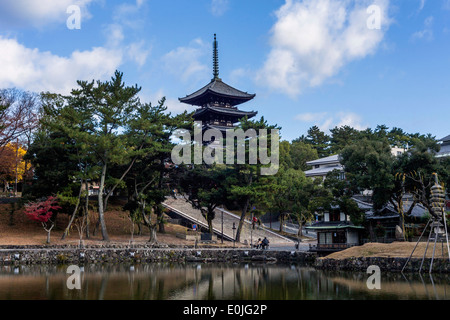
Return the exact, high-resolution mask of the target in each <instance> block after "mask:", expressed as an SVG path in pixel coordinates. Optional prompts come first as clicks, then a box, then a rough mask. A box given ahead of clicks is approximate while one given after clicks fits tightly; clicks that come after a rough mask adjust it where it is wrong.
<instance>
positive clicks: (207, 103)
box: [179, 35, 258, 132]
mask: <svg viewBox="0 0 450 320" xmlns="http://www.w3.org/2000/svg"><path fill="white" fill-rule="evenodd" d="M213 47H214V49H213V75H214V77H213V79H212V80H211V82H210V83H208V84H207V85H206V86H204V87H203V88H201V89H200V90H198V91H196V92H194V93H192V94H190V95H188V96H186V97H184V98H180V99H179V100H180V102H183V103H186V104H190V105H193V106H198V107H200V108H198V109H197V110H196V112H195V114H194V116H193V117H194V120H195V121H201V122H202V124H203V130H207V129H217V130H220V131H222V132H225V131H226V130H228V129H233V128H234V127H235V124H236V123H238V122H239V121H240V120H241V119H243V118H245V117H248V118H249V119H250V118H253V117H254V116H256V115H257V113H258V112H254V111H251V112H247V111H242V110H239V109H238V108H237V106H238V105H240V104H242V103H245V102H247V101H250V100H252V99H253V98H254V97H255V95H254V94H249V93H247V92H243V91H240V90H237V89H235V88H233V87H231V86H229V85H228V84H226V83H225V82H223V81H222V79H220V78H219V54H218V43H217V39H216V35H214V44H213Z"/></svg>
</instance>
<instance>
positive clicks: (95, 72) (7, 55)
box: [0, 36, 122, 94]
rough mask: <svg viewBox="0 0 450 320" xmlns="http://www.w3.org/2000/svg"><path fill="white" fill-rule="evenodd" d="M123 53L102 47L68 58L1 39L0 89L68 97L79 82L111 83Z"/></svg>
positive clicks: (12, 40)
mask: <svg viewBox="0 0 450 320" xmlns="http://www.w3.org/2000/svg"><path fill="white" fill-rule="evenodd" d="M121 63H122V53H121V52H120V51H118V50H113V49H106V48H101V47H96V48H93V49H91V50H89V51H74V52H73V53H72V54H71V55H70V56H69V57H62V56H58V55H55V54H52V53H51V52H42V51H40V50H38V49H30V48H27V47H25V46H24V45H22V44H20V43H18V42H17V40H15V39H7V38H3V37H1V36H0V69H1V70H2V72H0V87H1V88H8V87H17V88H21V89H24V90H30V91H35V92H41V91H50V92H56V93H63V94H67V93H69V92H70V91H71V89H72V88H75V87H76V86H77V83H76V81H77V80H79V79H85V80H93V79H109V77H110V76H111V75H113V73H114V71H115V70H116V69H117V68H118V67H119V65H120V64H121Z"/></svg>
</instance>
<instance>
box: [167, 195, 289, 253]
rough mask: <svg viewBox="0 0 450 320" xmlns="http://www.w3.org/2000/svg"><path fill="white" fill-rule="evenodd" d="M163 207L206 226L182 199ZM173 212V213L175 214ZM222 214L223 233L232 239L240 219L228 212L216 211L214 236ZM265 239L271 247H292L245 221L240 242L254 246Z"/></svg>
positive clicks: (273, 234)
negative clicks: (259, 240) (234, 228)
mask: <svg viewBox="0 0 450 320" xmlns="http://www.w3.org/2000/svg"><path fill="white" fill-rule="evenodd" d="M164 206H165V207H166V208H168V209H175V210H176V211H178V212H181V213H183V214H184V215H185V216H188V217H190V220H191V221H193V222H197V223H203V224H205V225H206V219H205V218H204V217H203V216H202V214H201V212H200V210H197V209H194V208H192V205H191V204H190V203H188V202H187V201H186V200H185V199H183V198H177V199H174V198H169V199H167V200H166V201H165V202H164ZM176 211H175V212H176ZM222 212H223V233H224V235H225V236H227V237H228V238H231V239H233V238H234V236H235V234H236V233H235V232H236V230H233V223H234V225H235V227H236V228H237V227H238V225H239V220H240V217H239V216H238V215H236V214H233V213H231V212H229V211H226V210H222V209H217V210H216V218H215V219H214V220H213V228H214V229H215V230H216V234H221V231H222ZM264 237H267V239H269V241H270V246H272V245H276V246H279V245H285V246H290V247H292V246H293V245H294V242H293V241H292V240H290V239H288V238H286V237H283V236H281V235H279V234H277V233H276V232H273V231H271V230H268V229H267V228H266V227H264V225H261V226H258V225H257V226H255V229H253V228H252V224H251V222H250V221H247V220H246V221H245V222H244V225H243V228H242V231H241V242H242V243H245V241H246V242H247V243H248V244H249V245H250V244H251V243H253V244H255V243H256V242H257V241H258V239H259V238H261V239H264Z"/></svg>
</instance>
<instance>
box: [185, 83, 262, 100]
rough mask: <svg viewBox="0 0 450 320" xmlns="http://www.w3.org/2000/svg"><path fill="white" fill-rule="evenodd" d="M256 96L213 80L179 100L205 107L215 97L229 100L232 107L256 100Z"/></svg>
mask: <svg viewBox="0 0 450 320" xmlns="http://www.w3.org/2000/svg"><path fill="white" fill-rule="evenodd" d="M255 96H256V95H255V94H249V93H247V92H243V91H240V90H238V89H235V88H233V87H231V86H229V85H228V84H226V83H225V82H223V81H222V80H221V79H213V80H211V82H210V83H209V84H207V85H206V86H204V87H203V88H201V89H200V90H197V91H196V92H194V93H192V94H190V95H188V96H186V97H184V98H179V99H178V100H179V101H180V102H182V103H186V104H190V105H195V106H203V105H204V104H206V103H208V102H211V101H213V100H214V99H213V98H214V97H218V98H222V99H225V100H228V101H229V102H230V104H231V105H233V106H235V105H239V104H242V103H244V102H247V101H250V100H252V99H253V98H255Z"/></svg>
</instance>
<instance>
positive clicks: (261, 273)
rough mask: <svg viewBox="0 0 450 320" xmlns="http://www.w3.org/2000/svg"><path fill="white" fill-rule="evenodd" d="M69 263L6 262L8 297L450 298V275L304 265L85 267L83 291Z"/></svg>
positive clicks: (0, 277)
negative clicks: (372, 279)
mask: <svg viewBox="0 0 450 320" xmlns="http://www.w3.org/2000/svg"><path fill="white" fill-rule="evenodd" d="M67 267H68V266H17V267H14V266H3V267H0V300H24V299H26V300H38V299H46V300H119V299H120V300H325V299H326V300H344V299H345V300H347V299H357V300H372V299H380V300H397V299H401V300H416V299H418V300H436V299H439V300H440V299H445V300H449V299H450V285H449V283H450V281H449V280H450V275H433V276H432V277H430V275H428V274H425V275H422V277H420V276H418V275H411V274H409V275H405V276H403V275H402V274H390V273H389V274H388V273H382V274H381V289H380V290H376V289H375V290H369V289H368V288H367V284H366V283H367V279H368V277H369V276H370V275H368V274H366V273H347V272H326V271H318V270H315V269H313V268H310V267H307V266H301V265H280V264H273V265H267V264H245V265H241V264H239V265H233V264H230V265H226V264H220V265H210V264H157V263H155V264H143V265H102V266H99V265H88V266H84V267H82V269H81V271H82V273H81V278H80V279H81V289H80V290H76V289H75V290H69V289H68V288H67V279H68V278H69V276H70V274H67V273H66V272H67Z"/></svg>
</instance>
